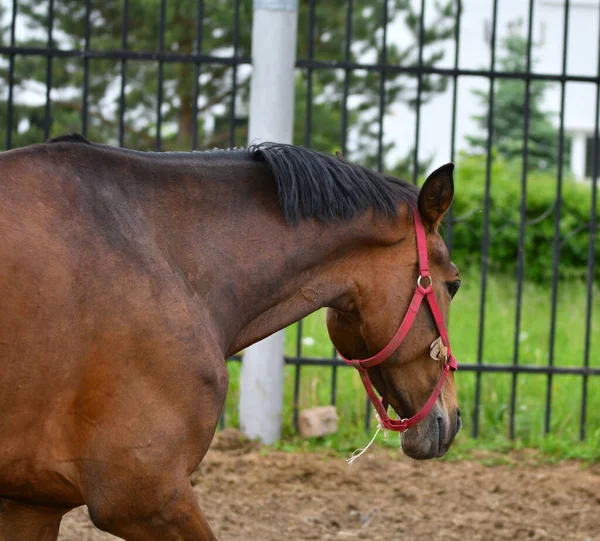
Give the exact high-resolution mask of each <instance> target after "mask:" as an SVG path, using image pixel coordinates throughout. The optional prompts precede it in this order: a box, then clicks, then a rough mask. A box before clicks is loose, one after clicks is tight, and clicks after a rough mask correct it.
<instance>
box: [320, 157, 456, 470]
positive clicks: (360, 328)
mask: <svg viewBox="0 0 600 541" xmlns="http://www.w3.org/2000/svg"><path fill="white" fill-rule="evenodd" d="M452 171H453V166H452V165H451V164H448V165H446V166H443V167H441V168H440V169H438V170H437V171H435V172H434V173H432V174H431V175H430V176H429V178H428V179H427V180H426V182H425V183H424V185H423V187H422V188H421V190H420V192H419V196H418V203H417V209H418V213H419V216H416V217H415V216H413V215H412V213H411V212H408V213H404V214H402V215H401V219H400V221H399V223H398V225H396V226H395V227H396V228H401V229H402V234H399V235H398V236H397V239H398V240H397V242H394V243H391V244H388V243H386V244H385V245H384V246H377V247H374V248H371V249H369V250H366V251H365V253H364V254H363V253H360V254H358V255H356V256H355V257H356V258H357V259H356V266H355V267H354V268H355V269H356V272H355V273H353V274H354V276H353V280H354V284H355V285H354V286H353V287H354V290H353V294H352V300H351V301H350V302H349V303H348V304H347V305H346V306H344V307H335V308H333V309H330V310H328V314H327V327H328V330H329V335H330V337H331V340H332V341H333V343H334V345H335V346H336V348H337V349H338V351H339V352H340V353H341V354H342V355H343V356H344V357H346V358H347V359H367V358H369V357H372V356H374V355H376V354H378V352H381V351H382V350H383V349H384V347H386V345H387V344H388V343H389V342H390V339H391V338H392V336H395V333H396V331H397V330H398V329H399V327H400V324H401V322H402V321H403V320H404V318H405V316H406V314H407V313H409V305H410V304H411V301H412V302H413V306H414V299H415V297H414V295H415V291H416V290H418V289H419V288H418V286H417V281H418V279H419V275H420V266H421V267H422V266H423V265H422V264H421V265H420V264H419V259H418V257H417V241H416V233H417V225H416V221H420V222H422V225H423V230H424V235H423V239H426V246H427V248H426V249H427V259H428V267H429V271H430V274H431V277H430V278H423V279H421V286H422V287H421V288H420V291H421V296H423V297H426V295H425V294H424V293H423V291H425V289H427V290H428V291H429V288H428V286H429V281H431V286H432V288H433V293H434V295H435V300H436V301H437V305H438V306H439V311H440V312H441V319H443V322H444V323H443V325H441V326H442V327H443V326H445V324H446V323H447V319H448V310H449V307H450V301H451V300H452V297H453V296H454V294H455V293H456V292H457V290H458V287H459V285H460V280H459V274H458V269H457V267H456V266H455V265H454V264H453V263H452V262H451V260H450V255H449V253H448V249H447V247H446V244H445V243H444V240H443V239H442V237H441V236H440V234H439V233H438V225H439V223H440V221H441V220H442V218H443V216H444V214H445V212H446V211H447V210H448V208H449V206H450V204H451V203H452V199H453V196H454V187H453V180H452ZM419 217H420V220H418V218H419ZM397 231H398V230H397ZM421 259H422V260H423V259H425V258H424V257H422V258H421ZM418 295H419V294H417V296H418ZM440 330H441V329H438V325H436V323H435V321H434V317H433V315H432V310H431V309H430V306H429V305H428V302H427V300H424V301H423V302H421V305H420V307H419V308H418V312H417V313H416V316H415V317H414V321H413V322H412V325H411V326H410V330H409V331H408V333H407V334H406V336H405V338H404V339H403V340H401V343H400V344H399V346H398V347H397V348H395V349H394V350H393V352H390V354H389V356H387V358H385V360H383V362H381V363H380V364H379V362H378V361H377V362H376V363H374V365H373V366H370V367H368V368H366V370H367V374H368V376H369V378H368V379H370V380H371V381H372V383H373V385H374V386H375V388H376V389H377V391H378V392H379V394H380V395H381V396H382V398H383V400H384V404H385V405H387V404H389V405H391V406H392V407H393V408H394V410H395V411H396V413H397V414H398V415H399V416H400V417H401V418H403V419H407V418H410V417H412V416H413V415H415V414H416V413H417V412H418V411H419V410H421V408H422V407H423V406H424V404H425V403H426V402H427V400H428V398H429V397H430V396H431V395H432V392H433V390H434V388H435V386H436V383H437V382H438V380H439V379H440V376H441V374H442V372H443V370H444V367H445V363H447V362H448V358H446V357H445V356H444V352H445V349H444V347H442V351H441V353H440V348H439V346H440V340H438V338H439V337H440ZM441 345H442V346H443V344H441ZM446 345H448V344H446ZM381 359H383V358H381ZM367 385H368V382H367ZM460 427H461V419H460V412H459V409H458V404H457V398H456V391H455V385H454V377H453V372H451V371H450V372H449V374H448V376H447V378H446V379H445V382H444V383H443V387H442V390H441V393H440V395H439V398H438V399H437V400H436V401H435V403H434V404H433V407H432V408H431V410H430V411H429V413H428V414H427V415H426V416H425V417H424V418H423V419H422V420H421V421H420V422H419V423H418V424H417V425H416V426H413V427H411V428H408V430H406V431H405V432H404V433H403V435H402V448H403V450H404V452H405V453H406V454H407V455H408V456H411V457H413V458H418V459H427V458H434V457H440V456H443V455H444V454H445V453H446V451H447V450H448V448H449V447H450V445H451V443H452V441H453V440H454V437H455V436H456V434H457V432H458V431H459V430H460Z"/></svg>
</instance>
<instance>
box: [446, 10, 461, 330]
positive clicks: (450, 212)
mask: <svg viewBox="0 0 600 541" xmlns="http://www.w3.org/2000/svg"><path fill="white" fill-rule="evenodd" d="M461 15H462V2H461V0H457V1H456V22H455V25H454V44H455V48H454V71H455V74H454V76H453V77H452V79H453V85H452V121H451V127H450V161H451V162H453V161H454V160H455V159H456V111H457V104H458V75H457V74H456V72H457V71H458V63H459V58H460V18H461ZM453 207H454V205H451V206H450V208H449V209H448V218H447V223H448V229H447V230H446V235H445V240H446V246H447V247H448V253H449V254H450V255H452V245H453V240H454V239H453V234H454V208H453ZM449 323H450V322H448V324H449Z"/></svg>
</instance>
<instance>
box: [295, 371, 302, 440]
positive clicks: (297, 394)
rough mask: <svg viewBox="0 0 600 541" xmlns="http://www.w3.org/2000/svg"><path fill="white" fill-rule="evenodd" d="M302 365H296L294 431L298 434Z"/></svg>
mask: <svg viewBox="0 0 600 541" xmlns="http://www.w3.org/2000/svg"><path fill="white" fill-rule="evenodd" d="M301 368H302V365H301V364H300V363H298V364H297V365H296V371H295V372H294V430H295V431H296V432H298V407H299V403H300V369H301Z"/></svg>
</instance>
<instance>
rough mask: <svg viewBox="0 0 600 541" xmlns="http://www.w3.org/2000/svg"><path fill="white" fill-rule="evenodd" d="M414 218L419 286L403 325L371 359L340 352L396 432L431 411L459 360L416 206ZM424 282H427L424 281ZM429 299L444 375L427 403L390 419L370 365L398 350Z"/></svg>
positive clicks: (384, 420) (387, 425) (383, 420)
mask: <svg viewBox="0 0 600 541" xmlns="http://www.w3.org/2000/svg"><path fill="white" fill-rule="evenodd" d="M413 216H414V221H415V233H416V236H417V252H418V258H419V277H418V278H417V289H416V290H415V294H414V295H413V298H412V300H411V301H410V305H409V307H408V311H407V312H406V315H405V316H404V319H403V320H402V323H401V324H400V327H399V328H398V330H397V331H396V334H395V335H394V336H393V337H392V339H391V340H390V341H389V343H388V345H387V346H385V347H384V348H383V349H382V350H381V351H380V352H379V353H377V355H374V356H373V357H369V358H368V359H362V360H360V359H346V358H345V357H344V356H343V355H341V354H340V357H341V358H342V359H343V360H344V361H345V362H346V363H347V364H349V365H350V366H353V367H354V368H356V369H357V370H358V372H359V374H360V379H361V380H362V382H363V385H364V387H365V390H366V391H367V395H368V396H369V399H370V400H371V402H372V404H373V406H374V407H375V410H376V411H377V413H378V414H379V419H380V422H381V424H382V425H383V427H384V428H386V429H388V430H395V431H396V432H405V431H406V430H408V429H409V428H411V427H413V426H415V425H416V424H418V423H419V422H421V421H422V420H423V419H424V418H425V417H427V415H428V414H429V412H430V411H431V408H432V407H433V405H434V404H435V401H436V400H437V399H438V396H439V395H440V393H441V392H442V387H443V386H444V382H445V381H446V377H447V376H448V372H450V370H452V371H454V370H456V369H457V368H458V364H457V362H456V359H455V358H454V356H453V355H452V352H451V351H450V340H449V339H448V332H447V331H446V325H444V319H443V317H442V313H441V311H440V308H439V306H438V303H437V300H436V298H435V294H434V292H433V287H432V278H431V274H430V273H429V262H428V259H427V238H426V235H425V227H424V226H423V222H422V220H421V216H420V215H419V211H418V210H417V209H414V212H413ZM423 282H425V284H426V285H424V284H423ZM424 298H425V299H427V302H428V304H429V309H430V310H431V313H432V315H433V319H434V321H435V324H436V326H437V328H438V331H439V333H440V338H441V341H442V344H443V345H444V346H445V348H447V353H445V355H444V356H443V360H444V369H443V371H442V375H441V376H440V379H438V381H437V383H436V384H435V387H434V388H433V391H432V393H431V396H430V397H429V399H428V400H427V402H425V405H424V406H423V407H422V408H421V409H420V410H419V411H418V412H417V413H416V414H415V415H413V416H412V417H410V418H408V419H390V418H389V417H388V414H387V406H388V405H387V402H386V401H385V399H383V400H382V399H380V398H378V397H377V395H376V394H375V389H374V388H373V384H372V383H371V379H370V378H369V373H368V371H367V368H371V367H372V366H376V365H378V364H381V363H382V362H383V361H385V360H386V359H387V358H389V357H390V356H391V355H392V353H394V351H396V350H397V349H398V348H399V347H400V345H401V344H402V342H403V341H404V338H405V337H406V335H407V334H408V331H409V330H410V328H411V327H412V324H413V323H414V321H415V318H416V317H417V312H418V311H419V307H420V306H421V302H422V301H423V299H424Z"/></svg>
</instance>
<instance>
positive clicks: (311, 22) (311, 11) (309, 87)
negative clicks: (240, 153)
mask: <svg viewBox="0 0 600 541" xmlns="http://www.w3.org/2000/svg"><path fill="white" fill-rule="evenodd" d="M315 1H316V0H310V3H309V7H308V59H309V60H313V59H314V56H315ZM312 82H313V68H312V67H310V66H309V67H308V68H307V69H306V113H305V121H304V146H305V147H307V148H310V141H311V135H312V96H313V84H312ZM301 341H302V320H300V321H299V322H298V343H297V345H296V348H297V351H299V349H298V348H300V349H301ZM300 368H301V365H300V364H297V365H296V371H295V373H294V430H296V432H297V431H298V403H299V396H298V395H299V394H300Z"/></svg>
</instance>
